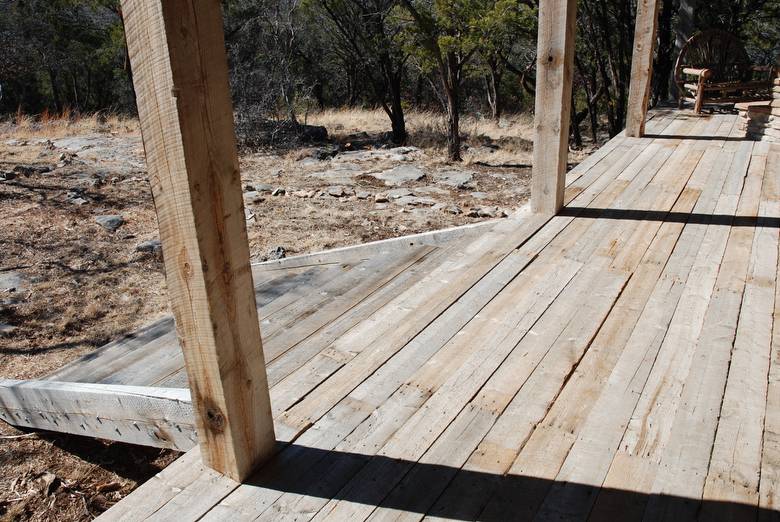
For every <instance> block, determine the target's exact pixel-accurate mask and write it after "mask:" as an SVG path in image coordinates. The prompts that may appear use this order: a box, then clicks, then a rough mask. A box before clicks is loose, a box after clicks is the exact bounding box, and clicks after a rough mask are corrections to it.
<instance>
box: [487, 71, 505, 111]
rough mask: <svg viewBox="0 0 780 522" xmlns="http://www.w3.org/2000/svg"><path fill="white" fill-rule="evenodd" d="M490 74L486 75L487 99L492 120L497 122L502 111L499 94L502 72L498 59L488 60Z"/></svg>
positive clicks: (502, 103)
mask: <svg viewBox="0 0 780 522" xmlns="http://www.w3.org/2000/svg"><path fill="white" fill-rule="evenodd" d="M488 65H489V66H490V74H489V75H488V77H487V99H488V105H489V106H490V112H491V115H492V117H493V120H495V121H496V122H498V121H499V120H501V115H502V114H503V112H504V100H503V98H502V96H501V78H502V76H503V73H502V72H501V69H500V67H499V64H498V60H495V59H490V60H488Z"/></svg>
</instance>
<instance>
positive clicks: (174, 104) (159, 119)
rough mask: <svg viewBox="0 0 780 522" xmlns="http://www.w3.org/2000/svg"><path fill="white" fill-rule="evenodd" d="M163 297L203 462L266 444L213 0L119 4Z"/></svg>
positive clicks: (236, 457) (126, 0) (238, 468)
mask: <svg viewBox="0 0 780 522" xmlns="http://www.w3.org/2000/svg"><path fill="white" fill-rule="evenodd" d="M122 12H123V16H124V21H125V32H126V38H127V44H128V50H129V54H130V62H131V65H132V68H133V82H134V85H135V92H136V98H137V103H138V114H139V117H140V121H141V132H142V135H143V141H144V148H145V151H146V163H147V167H148V170H149V178H150V180H151V185H152V193H153V195H154V202H155V205H156V207H157V219H158V223H159V227H160V239H161V240H162V246H163V254H164V258H165V272H166V279H167V285H168V295H169V298H170V302H171V308H172V310H173V315H174V318H175V320H176V330H177V334H178V336H179V340H180V344H181V346H182V349H183V352H184V360H185V363H186V366H187V375H188V377H189V384H190V390H191V392H192V400H193V406H194V408H195V412H196V415H195V418H196V424H197V427H198V440H199V442H200V445H201V453H202V455H203V459H204V462H205V464H206V465H207V466H209V467H211V468H213V469H215V470H217V471H219V472H221V473H223V474H225V475H227V476H229V477H230V478H233V479H235V480H243V479H244V478H246V477H247V476H248V475H249V474H250V473H251V471H252V470H253V469H254V468H256V467H257V466H258V465H259V464H260V463H261V462H262V461H263V460H264V459H265V458H267V457H268V456H269V455H270V453H271V452H272V450H273V447H274V445H275V440H274V429H273V420H272V417H271V406H270V400H269V393H268V384H267V378H266V374H265V362H264V358H263V351H262V345H261V340H260V328H259V324H258V318H257V309H256V306H255V295H254V291H253V288H254V287H253V283H252V272H251V267H250V263H249V245H248V241H247V233H246V224H245V221H244V206H243V200H242V194H241V177H240V174H239V165H238V156H237V151H236V144H235V130H234V125H233V109H232V103H231V100H230V92H229V87H228V69H227V58H226V53H225V42H224V34H223V31H222V12H221V4H220V2H219V1H218V0H122Z"/></svg>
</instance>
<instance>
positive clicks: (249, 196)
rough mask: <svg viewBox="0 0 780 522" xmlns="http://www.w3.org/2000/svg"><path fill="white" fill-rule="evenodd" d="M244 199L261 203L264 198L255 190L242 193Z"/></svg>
mask: <svg viewBox="0 0 780 522" xmlns="http://www.w3.org/2000/svg"><path fill="white" fill-rule="evenodd" d="M244 200H245V201H247V202H248V203H262V202H263V201H265V198H264V197H263V196H262V195H261V194H260V193H259V192H258V191H256V190H253V191H252V192H245V193H244Z"/></svg>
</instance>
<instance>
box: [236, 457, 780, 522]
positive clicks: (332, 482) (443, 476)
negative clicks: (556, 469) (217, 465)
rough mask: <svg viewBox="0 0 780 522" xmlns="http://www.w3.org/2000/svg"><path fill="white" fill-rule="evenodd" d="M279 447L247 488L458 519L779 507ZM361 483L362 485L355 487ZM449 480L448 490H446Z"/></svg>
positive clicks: (738, 513) (676, 514)
mask: <svg viewBox="0 0 780 522" xmlns="http://www.w3.org/2000/svg"><path fill="white" fill-rule="evenodd" d="M279 449H280V450H281V451H280V453H278V454H277V455H276V457H274V458H273V459H271V460H270V461H269V462H268V463H267V464H266V466H264V467H263V468H261V469H260V470H259V471H258V472H257V473H256V474H255V475H254V476H253V477H251V478H250V479H249V480H248V481H246V482H245V485H244V486H243V487H246V486H250V487H251V486H255V487H259V488H264V489H270V490H275V491H278V492H279V493H293V494H298V495H305V496H309V497H316V498H320V499H322V500H323V502H324V501H327V500H330V499H334V500H344V501H348V502H353V503H358V504H364V505H368V506H382V507H384V508H390V509H394V510H399V511H405V512H410V513H416V514H420V515H424V514H428V515H430V516H436V517H442V518H448V519H453V520H475V519H479V520H496V521H499V520H501V521H503V520H530V519H532V518H533V517H534V516H535V515H536V514H537V513H538V512H539V510H540V508H541V507H542V505H543V504H544V506H545V507H546V508H553V509H552V511H553V512H554V515H555V518H556V519H559V520H584V519H587V518H588V516H589V515H590V514H591V511H592V510H593V507H594V506H596V507H597V509H598V512H599V515H600V516H599V518H600V519H605V520H610V519H611V520H623V521H630V520H642V519H643V518H645V517H648V518H649V519H650V520H656V519H658V518H661V517H665V518H669V517H671V518H670V519H671V520H694V519H704V520H706V519H709V517H710V516H712V514H717V515H718V517H723V518H724V519H729V520H732V521H743V520H744V521H748V520H749V521H755V520H757V519H759V518H760V520H780V511H777V510H774V509H763V508H761V509H760V508H758V506H756V505H748V504H741V503H735V502H725V501H709V500H705V501H703V500H701V499H697V498H685V497H682V496H674V495H662V496H659V495H652V494H649V493H643V492H636V491H630V490H629V489H625V490H623V489H612V488H601V487H598V486H590V485H586V484H576V483H571V482H560V481H555V480H548V479H543V478H537V477H529V476H522V475H496V474H490V473H482V472H476V471H469V470H463V469H460V468H456V467H451V466H444V465H435V464H426V463H420V462H413V461H409V460H401V459H391V458H388V457H383V456H378V455H374V456H371V455H363V454H357V453H349V452H341V451H329V450H322V449H317V448H311V447H306V446H300V445H297V444H291V445H290V446H286V447H283V449H282V447H281V445H280V448H279ZM351 481H352V482H351ZM356 482H357V483H358V484H359V485H360V486H361V487H358V488H355V487H352V486H354V484H355V483H356ZM348 484H351V485H348ZM448 487H449V488H450V490H449V491H447V492H446V493H444V495H442V493H443V492H444V490H445V489H446V488H448ZM630 487H631V484H630V483H628V484H626V488H630ZM388 492H389V493H388ZM453 492H455V494H452V493H453ZM247 507H249V506H247ZM258 507H259V509H260V510H263V509H265V508H268V506H258ZM250 509H251V508H250ZM272 509H273V508H272ZM708 514H710V515H708Z"/></svg>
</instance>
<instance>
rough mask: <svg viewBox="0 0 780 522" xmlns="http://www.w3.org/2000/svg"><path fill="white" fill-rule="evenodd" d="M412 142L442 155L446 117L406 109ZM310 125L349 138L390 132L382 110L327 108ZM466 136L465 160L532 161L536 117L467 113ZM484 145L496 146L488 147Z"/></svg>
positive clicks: (309, 118) (314, 115)
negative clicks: (488, 116) (493, 117)
mask: <svg viewBox="0 0 780 522" xmlns="http://www.w3.org/2000/svg"><path fill="white" fill-rule="evenodd" d="M405 116H406V128H407V132H408V134H409V140H408V144H409V145H414V146H415V147H419V148H421V149H426V150H427V151H428V152H429V153H430V154H431V155H432V156H439V157H441V156H443V155H444V149H445V147H446V142H447V127H446V119H445V118H446V116H445V115H444V114H441V113H438V112H433V111H414V110H412V111H406V113H405ZM306 122H307V123H308V124H310V125H321V126H323V127H325V128H326V129H327V130H328V135H329V136H331V137H332V138H334V139H336V140H340V141H343V140H347V139H349V138H350V137H352V136H355V135H361V134H363V133H365V134H368V135H369V136H376V135H379V134H383V133H385V132H388V130H389V127H390V122H389V120H388V117H387V115H386V114H385V113H384V111H382V110H381V109H377V110H365V109H326V110H323V111H319V112H315V113H310V114H309V115H308V116H307V121H306ZM460 130H461V135H462V136H463V138H464V145H465V146H464V152H463V159H464V161H465V164H466V165H471V164H474V163H489V164H501V165H506V164H523V165H527V164H528V163H529V162H530V156H531V150H532V145H533V144H532V136H533V116H532V115H530V114H525V113H523V114H509V115H507V116H504V117H502V118H501V121H499V122H496V121H494V120H491V119H486V118H481V117H477V116H471V115H464V116H462V117H461V121H460ZM484 145H487V146H497V147H494V148H492V149H490V150H486V149H485V148H484V147H482V146H484Z"/></svg>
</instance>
